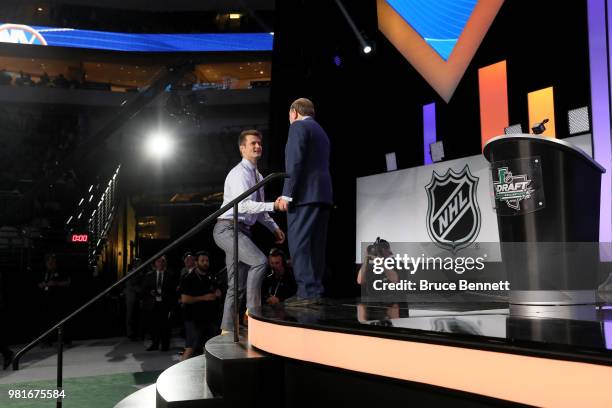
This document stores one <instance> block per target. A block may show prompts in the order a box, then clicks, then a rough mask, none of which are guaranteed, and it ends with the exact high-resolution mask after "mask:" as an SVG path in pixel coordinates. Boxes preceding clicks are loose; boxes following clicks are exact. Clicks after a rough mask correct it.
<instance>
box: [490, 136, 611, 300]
mask: <svg viewBox="0 0 612 408" xmlns="http://www.w3.org/2000/svg"><path fill="white" fill-rule="evenodd" d="M483 154H484V156H485V158H486V159H487V160H488V161H489V162H490V163H491V183H492V190H491V191H492V196H493V197H492V201H493V202H494V207H495V210H496V212H497V222H498V228H499V239H500V245H501V254H502V261H503V263H504V267H505V269H506V272H507V274H508V278H509V281H510V287H511V290H510V304H511V306H512V305H535V306H549V305H585V304H594V303H595V299H596V297H595V295H596V289H597V270H598V267H599V202H600V188H601V175H602V174H603V173H604V172H605V169H604V168H603V167H602V166H601V165H599V164H598V163H597V162H595V161H594V160H593V159H592V158H591V157H590V156H589V155H587V154H586V153H585V152H584V151H582V150H580V149H579V148H577V147H576V146H574V145H572V144H570V143H568V142H564V141H563V140H558V139H553V138H547V137H540V136H535V135H508V136H498V137H495V138H493V139H490V140H489V141H488V142H487V143H486V145H485V146H484V150H483Z"/></svg>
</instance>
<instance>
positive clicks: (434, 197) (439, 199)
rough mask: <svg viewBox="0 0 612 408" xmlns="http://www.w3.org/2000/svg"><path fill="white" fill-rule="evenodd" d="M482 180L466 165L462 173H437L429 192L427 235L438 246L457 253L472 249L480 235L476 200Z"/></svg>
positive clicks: (430, 183) (478, 211)
mask: <svg viewBox="0 0 612 408" xmlns="http://www.w3.org/2000/svg"><path fill="white" fill-rule="evenodd" d="M477 187H478V178H477V177H474V176H472V174H471V173H470V169H469V167H468V166H467V165H466V166H465V167H464V168H463V170H461V171H460V172H459V173H455V172H454V171H453V170H452V169H448V170H447V171H446V173H445V174H444V175H442V176H441V175H439V174H438V173H436V172H435V171H434V172H433V173H432V175H431V181H430V182H429V184H428V185H426V186H425V191H427V198H428V206H427V232H428V233H429V236H430V237H431V239H432V241H434V242H435V243H436V245H438V246H440V247H442V248H445V249H450V250H451V251H453V252H454V251H457V250H459V249H461V248H465V247H467V246H468V245H470V244H471V243H472V242H473V241H474V240H475V239H476V237H477V236H478V233H479V232H480V208H478V201H477V200H476V188H477Z"/></svg>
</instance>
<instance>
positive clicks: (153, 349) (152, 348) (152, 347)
mask: <svg viewBox="0 0 612 408" xmlns="http://www.w3.org/2000/svg"><path fill="white" fill-rule="evenodd" d="M155 350H159V345H157V344H151V345H150V346H149V347H148V348H147V351H155Z"/></svg>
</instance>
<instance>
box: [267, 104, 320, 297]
mask: <svg viewBox="0 0 612 408" xmlns="http://www.w3.org/2000/svg"><path fill="white" fill-rule="evenodd" d="M314 114H315V110H314V105H313V104H312V102H311V101H310V100H308V99H306V98H300V99H297V100H296V101H295V102H293V103H292V104H291V107H290V108H289V123H290V124H291V125H290V127H289V138H288V139H287V146H286V147H285V169H286V172H287V173H288V174H289V177H290V178H288V179H286V180H285V186H284V188H283V196H282V197H279V198H278V200H277V201H278V207H279V209H281V210H282V211H287V230H288V241H289V251H290V252H291V259H292V260H293V271H294V274H295V280H296V282H297V285H298V292H297V297H298V299H308V300H311V299H318V298H320V297H321V295H322V294H323V283H322V280H323V273H324V271H325V244H326V240H327V222H328V220H329V211H330V207H331V204H332V183H331V176H330V174H329V153H330V146H329V138H328V137H327V134H326V133H325V131H324V130H323V128H322V127H321V126H320V125H319V124H318V123H317V122H316V121H315V120H314Z"/></svg>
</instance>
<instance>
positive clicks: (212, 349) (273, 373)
mask: <svg viewBox="0 0 612 408" xmlns="http://www.w3.org/2000/svg"><path fill="white" fill-rule="evenodd" d="M205 355H206V381H207V382H208V386H209V387H210V389H211V390H212V392H213V393H214V394H215V395H218V396H222V397H223V400H224V402H225V404H226V406H227V407H259V406H264V405H269V404H270V402H271V401H278V398H282V395H283V392H284V391H283V390H284V369H283V364H282V360H281V359H279V358H278V357H274V356H271V355H269V354H267V353H264V352H262V351H258V350H256V349H254V348H252V347H251V345H250V344H249V343H248V341H247V340H246V339H245V338H242V337H241V339H240V342H239V343H234V341H233V336H231V335H224V336H216V337H213V338H212V339H210V340H209V341H208V342H207V343H206V347H205Z"/></svg>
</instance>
